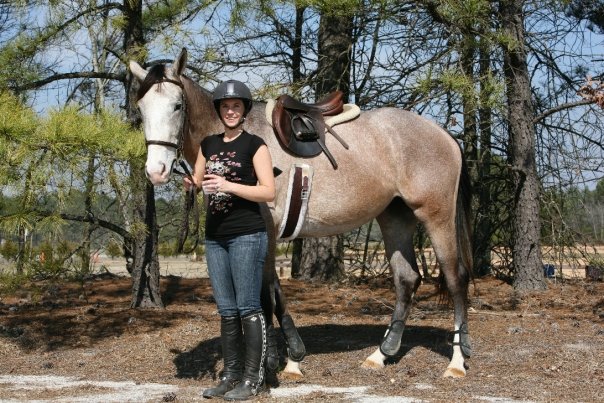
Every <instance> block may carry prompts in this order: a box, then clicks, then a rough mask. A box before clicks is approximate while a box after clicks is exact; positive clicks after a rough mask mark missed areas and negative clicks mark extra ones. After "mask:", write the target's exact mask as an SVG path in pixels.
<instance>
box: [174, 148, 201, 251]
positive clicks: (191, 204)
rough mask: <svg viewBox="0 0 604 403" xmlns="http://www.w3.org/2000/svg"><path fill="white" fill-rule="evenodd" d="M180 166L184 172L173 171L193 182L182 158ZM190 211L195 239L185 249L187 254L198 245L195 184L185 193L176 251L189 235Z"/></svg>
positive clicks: (197, 205) (181, 246)
mask: <svg viewBox="0 0 604 403" xmlns="http://www.w3.org/2000/svg"><path fill="white" fill-rule="evenodd" d="M179 165H180V167H181V168H182V169H183V171H184V172H179V171H176V170H174V172H176V173H179V174H181V175H182V176H185V177H187V178H189V180H190V181H191V183H194V182H193V175H191V171H189V168H188V167H187V164H185V162H184V161H183V160H180V161H179ZM191 212H193V231H192V232H193V233H194V234H195V238H194V239H195V241H194V242H193V246H192V248H191V249H190V250H188V251H185V252H184V253H186V254H189V253H191V252H193V251H194V250H195V249H196V248H197V246H198V245H199V204H198V203H197V187H196V186H195V185H193V186H191V187H190V188H189V190H188V191H187V194H186V195H185V205H184V218H183V220H182V224H181V227H180V232H179V234H178V244H177V247H176V252H177V253H183V249H184V246H185V241H186V240H187V237H188V236H189V220H190V218H191Z"/></svg>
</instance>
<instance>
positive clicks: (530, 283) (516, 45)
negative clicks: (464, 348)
mask: <svg viewBox="0 0 604 403" xmlns="http://www.w3.org/2000/svg"><path fill="white" fill-rule="evenodd" d="M523 4H524V1H521V0H502V1H501V3H500V12H501V27H502V29H503V32H504V35H505V36H506V43H505V44H504V46H503V53H504V73H505V77H506V81H507V83H506V86H507V87H506V92H507V102H508V113H509V116H508V123H509V130H510V144H509V147H510V149H509V151H510V165H511V168H512V175H513V178H514V195H515V197H514V238H513V239H514V244H513V245H512V257H513V260H514V270H515V277H514V288H515V289H516V290H519V291H522V290H542V289H545V288H546V284H545V280H544V277H543V263H542V260H541V239H540V219H539V180H538V177H537V167H536V161H535V128H534V126H533V123H532V121H533V116H534V112H533V105H532V103H531V87H530V79H529V74H528V67H527V56H526V49H525V43H524V18H523V13H522V6H523Z"/></svg>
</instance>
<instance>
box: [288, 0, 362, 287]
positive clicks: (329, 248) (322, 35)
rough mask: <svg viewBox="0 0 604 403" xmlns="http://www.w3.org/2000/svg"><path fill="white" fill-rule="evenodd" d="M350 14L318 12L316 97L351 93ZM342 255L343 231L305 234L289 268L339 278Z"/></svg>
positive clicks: (327, 278)
mask: <svg viewBox="0 0 604 403" xmlns="http://www.w3.org/2000/svg"><path fill="white" fill-rule="evenodd" d="M353 17H354V15H353V14H352V13H350V12H343V11H342V10H329V11H323V12H322V13H321V20H320V22H319V44H318V49H319V55H318V66H317V79H316V90H315V98H316V99H320V98H321V97H323V96H324V95H326V94H328V93H329V92H331V91H335V90H338V89H339V90H341V91H342V92H344V99H345V100H347V99H348V97H349V95H350V60H351V51H352V26H353ZM298 242H299V241H298ZM295 250H297V248H296V249H295ZM343 256H344V241H343V237H342V235H338V236H335V237H325V238H307V239H304V241H303V243H302V248H301V252H300V258H299V259H298V257H297V256H296V257H295V258H293V259H292V270H293V271H294V272H295V273H296V274H297V275H299V276H300V278H302V279H305V280H316V279H318V280H325V281H338V280H340V279H341V278H342V277H344V259H343ZM294 261H295V263H296V264H295V266H294ZM298 262H299V263H298ZM298 264H299V265H298Z"/></svg>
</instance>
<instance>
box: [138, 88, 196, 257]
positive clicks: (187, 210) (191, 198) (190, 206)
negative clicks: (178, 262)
mask: <svg viewBox="0 0 604 403" xmlns="http://www.w3.org/2000/svg"><path fill="white" fill-rule="evenodd" d="M164 82H165V83H171V84H174V85H177V86H179V87H180V88H181V90H182V108H183V114H184V116H185V121H184V122H183V124H182V128H181V130H180V133H179V135H178V141H177V142H176V143H174V142H171V141H163V140H145V144H146V146H147V147H149V146H150V145H157V146H163V147H170V148H174V149H175V150H176V161H178V165H179V166H180V167H181V168H182V169H183V172H180V171H178V170H177V169H174V173H176V174H178V175H182V176H184V177H186V178H188V179H189V180H190V181H191V183H193V175H192V174H191V171H190V170H189V168H188V166H187V164H186V163H185V161H184V160H183V159H182V154H183V144H184V139H185V131H186V129H187V125H186V116H187V98H186V96H185V86H184V85H183V83H182V82H180V81H176V80H172V79H169V78H165V77H164V78H162V79H161V80H158V81H157V82H156V84H161V83H164ZM196 195H197V192H196V187H195V186H192V187H191V188H189V190H188V191H187V195H186V197H185V205H184V218H183V220H182V225H181V227H180V232H179V234H178V243H177V246H176V252H177V253H182V252H183V249H184V245H185V241H186V240H187V237H188V236H189V219H190V216H191V211H192V212H193V217H194V220H193V221H194V224H193V233H194V234H195V242H194V243H193V247H192V248H191V249H190V250H188V251H185V253H191V252H193V251H194V250H195V248H197V245H199V205H198V203H197V197H196Z"/></svg>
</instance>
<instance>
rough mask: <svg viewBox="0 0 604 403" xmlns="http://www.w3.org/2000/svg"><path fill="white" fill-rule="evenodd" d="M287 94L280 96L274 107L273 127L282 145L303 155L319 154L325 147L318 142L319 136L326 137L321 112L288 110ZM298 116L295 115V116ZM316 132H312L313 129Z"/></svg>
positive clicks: (294, 152)
mask: <svg viewBox="0 0 604 403" xmlns="http://www.w3.org/2000/svg"><path fill="white" fill-rule="evenodd" d="M286 99H287V96H284V95H282V96H280V97H279V98H277V101H276V102H275V107H274V108H273V113H272V116H271V118H272V121H273V128H274V130H275V133H276V134H277V138H278V139H279V141H280V142H281V145H282V146H283V147H284V148H285V149H287V150H289V151H290V152H291V153H293V154H295V155H299V156H303V157H314V156H316V155H319V154H320V153H321V152H322V151H323V149H322V148H321V146H320V145H319V144H318V143H317V142H316V140H317V139H318V138H322V137H325V123H324V122H323V117H322V116H321V113H320V112H319V111H317V110H312V109H311V110H308V111H301V110H299V109H298V110H296V109H294V110H293V111H290V110H288V109H289V108H287V107H286V105H285V103H286V102H287V101H285V102H284V100H286ZM294 115H295V116H297V117H295V118H294V117H293V116H294ZM313 128H314V129H315V130H316V133H314V134H312V133H310V131H311V130H312V129H313Z"/></svg>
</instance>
